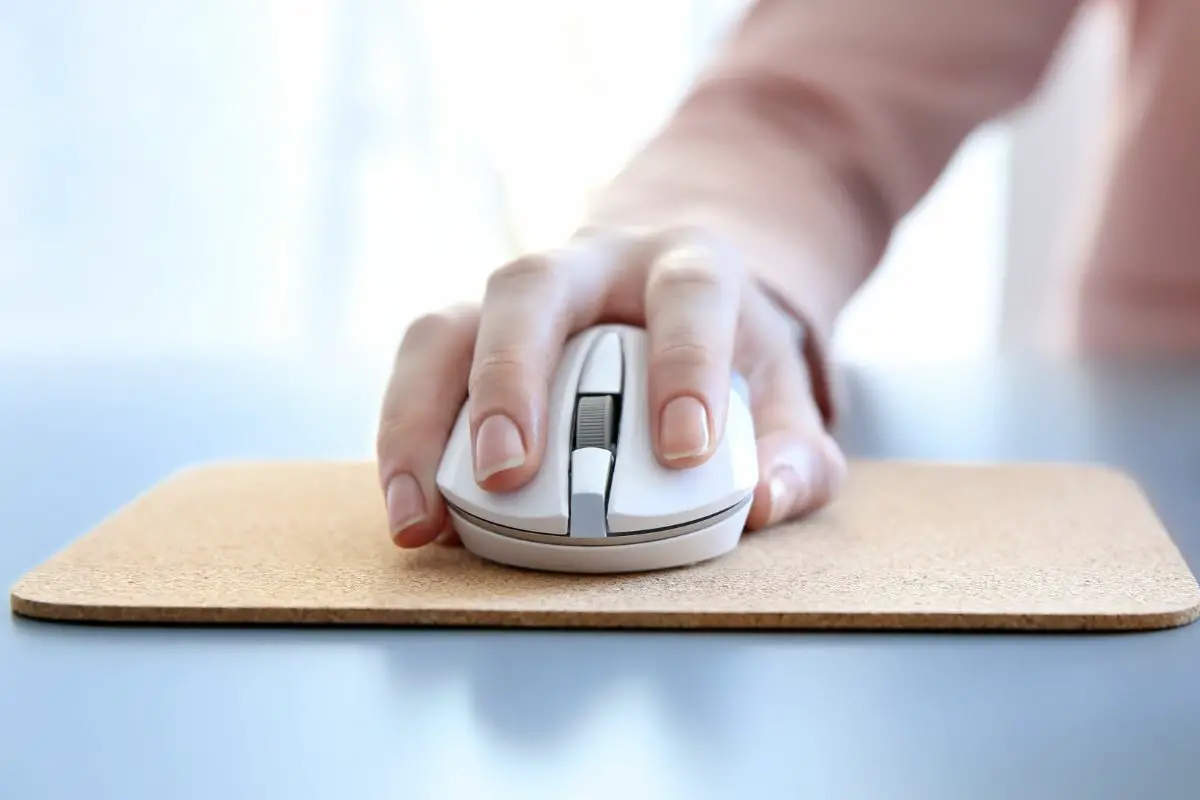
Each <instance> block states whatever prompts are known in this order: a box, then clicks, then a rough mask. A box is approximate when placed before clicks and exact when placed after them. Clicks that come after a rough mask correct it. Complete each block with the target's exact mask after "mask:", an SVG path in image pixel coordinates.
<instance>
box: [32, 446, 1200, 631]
mask: <svg viewBox="0 0 1200 800" xmlns="http://www.w3.org/2000/svg"><path fill="white" fill-rule="evenodd" d="M14 533H16V534H19V532H14ZM12 606H13V610H14V611H15V612H17V613H19V614H22V615H25V616H30V617H37V618H43V619H53V620H81V621H82V620H86V621H104V622H152V623H239V624H245V623H259V624H268V623H269V624H280V623H283V624H291V623H295V624H368V625H398V626H399V625H406V626H411V625H442V626H512V627H558V628H562V627H579V628H585V627H587V628H600V627H603V628H619V627H623V628H675V629H681V628H709V629H713V628H726V629H728V628H789V629H816V628H825V629H828V628H856V629H980V630H982V629H1010V630H1014V629H1015V630H1021V629H1025V630H1039V629H1048V630H1137V629H1153V628H1166V627H1173V626H1179V625H1184V624H1187V623H1189V622H1191V621H1193V620H1194V619H1195V618H1196V617H1197V615H1198V613H1200V588H1198V587H1197V582H1196V579H1195V578H1194V576H1193V574H1192V572H1191V571H1190V570H1189V568H1188V566H1187V564H1186V563H1185V561H1184V560H1183V558H1182V557H1181V555H1180V552H1179V551H1178V549H1177V548H1176V546H1175V544H1174V542H1173V541H1172V539H1171V538H1170V536H1169V535H1168V533H1167V532H1166V531H1165V530H1164V528H1163V526H1162V524H1161V523H1160V522H1159V520H1158V519H1157V517H1156V514H1155V512H1154V511H1153V509H1152V508H1151V506H1150V504H1149V503H1148V501H1147V499H1146V498H1145V496H1144V495H1143V493H1142V492H1141V490H1140V489H1139V487H1138V486H1137V485H1136V484H1135V483H1134V482H1133V481H1132V480H1131V479H1130V478H1128V477H1126V476H1125V475H1123V474H1121V473H1119V472H1115V471H1112V470H1110V469H1107V468H1103V467H1094V466H1084V465H1074V464H997V465H952V464H951V465H947V464H933V463H911V462H889V461H878V462H876V461H855V462H851V465H850V475H849V478H848V479H847V482H846V484H845V486H844V488H843V490H842V492H841V494H840V495H839V497H838V499H837V500H836V501H835V502H834V503H833V504H831V505H830V506H828V507H826V508H825V509H824V510H822V511H820V512H819V513H816V514H814V515H812V516H810V517H809V518H807V519H806V520H803V521H799V522H793V523H789V524H784V525H780V526H778V527H776V528H772V529H768V530H765V531H759V532H756V533H747V534H746V535H745V536H744V537H743V539H742V543H741V545H740V546H739V547H738V549H737V550H735V551H734V552H733V553H731V554H729V555H726V556H724V557H722V558H720V559H717V560H715V561H710V562H707V563H704V564H701V565H698V566H692V567H683V568H678V569H673V570H669V571H662V572H657V573H648V574H640V575H618V576H578V575H554V574H546V573H537V572H530V571H525V570H520V569H516V568H512V567H504V566H499V565H493V564H489V563H485V562H483V561H481V560H480V559H479V558H477V557H476V556H474V555H472V554H471V553H469V552H467V551H466V550H464V549H462V548H461V547H453V546H446V545H434V546H430V547H427V548H423V549H420V550H416V551H402V550H399V549H397V548H396V547H395V546H394V545H393V544H392V543H391V540H390V539H389V537H388V534H387V527H386V522H385V518H384V511H383V501H382V499H381V495H380V492H379V489H378V488H377V486H376V476H375V467H374V465H373V464H372V463H367V462H364V463H265V464H224V465H207V466H202V467H196V468H192V469H189V470H186V471H184V472H181V473H178V474H176V475H174V476H172V477H170V478H169V479H167V480H165V481H164V482H163V483H161V484H159V485H157V486H155V487H153V488H151V489H150V490H149V491H147V492H146V493H144V494H143V495H141V496H140V497H138V498H136V499H134V500H133V501H132V502H131V503H130V504H129V505H128V506H126V507H125V508H123V509H121V510H120V511H118V512H117V513H115V514H114V515H113V516H111V517H110V518H108V519H107V520H105V521H103V522H102V523H101V524H100V525H99V526H98V527H97V528H96V529H95V530H93V531H91V532H90V533H88V534H87V535H85V536H83V537H82V538H80V539H79V540H77V541H75V542H74V543H72V544H71V545H70V546H68V547H67V548H65V549H64V550H63V551H61V552H59V553H58V554H56V555H55V556H53V557H52V558H50V559H49V560H48V561H47V562H46V563H44V564H42V565H41V566H39V567H37V568H36V569H34V570H32V571H31V572H30V573H29V574H27V575H26V576H25V577H24V578H22V579H21V580H20V582H19V583H18V584H17V585H16V586H15V587H14V589H13V591H12Z"/></svg>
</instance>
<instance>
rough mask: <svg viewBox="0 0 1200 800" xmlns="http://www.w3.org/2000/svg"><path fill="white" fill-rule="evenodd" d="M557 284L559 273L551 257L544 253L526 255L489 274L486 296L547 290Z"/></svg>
mask: <svg viewBox="0 0 1200 800" xmlns="http://www.w3.org/2000/svg"><path fill="white" fill-rule="evenodd" d="M557 285H558V273H557V271H556V270H555V268H554V265H553V263H552V262H551V259H549V258H547V257H545V256H542V255H531V256H524V257H522V258H518V259H516V260H515V261H510V262H509V263H507V264H505V265H504V266H503V267H500V268H499V269H497V270H496V271H494V272H493V273H492V274H491V275H489V276H488V279H487V287H486V290H485V296H488V297H494V296H497V295H501V296H504V295H509V294H510V293H522V294H523V293H527V292H534V291H537V292H546V291H550V290H553V289H554V288H555V287H556V286H557Z"/></svg>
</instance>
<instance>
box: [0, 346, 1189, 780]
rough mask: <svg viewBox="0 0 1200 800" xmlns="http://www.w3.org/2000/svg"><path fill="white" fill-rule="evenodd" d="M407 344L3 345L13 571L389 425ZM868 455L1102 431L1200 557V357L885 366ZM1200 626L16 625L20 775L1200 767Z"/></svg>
mask: <svg viewBox="0 0 1200 800" xmlns="http://www.w3.org/2000/svg"><path fill="white" fill-rule="evenodd" d="M380 377H381V376H375V375H371V374H368V373H365V372H360V371H356V370H352V369H349V368H342V369H340V370H336V369H335V370H332V371H325V370H323V369H320V368H317V367H310V368H309V369H308V370H302V369H300V368H299V367H297V366H295V365H288V364H284V363H278V364H259V363H249V362H247V363H240V364H194V363H153V364H149V363H147V364H143V363H125V364H94V363H91V364H89V363H49V364H34V363H25V364H22V363H14V362H11V361H8V362H4V363H3V364H0V453H2V456H0V524H2V525H3V542H4V544H3V547H2V549H0V578H2V579H3V580H4V582H5V584H6V585H9V584H11V582H12V581H13V580H15V579H16V578H17V577H18V575H19V574H20V573H22V572H23V571H24V570H26V569H27V568H29V567H32V566H33V565H34V564H35V563H37V562H38V561H40V560H41V559H43V558H44V557H46V556H48V555H49V554H50V553H51V552H52V551H54V550H55V549H57V548H59V547H60V546H62V545H64V544H65V543H67V542H68V541H69V540H70V539H72V538H73V537H75V536H76V535H78V534H79V533H80V532H81V531H83V530H84V529H86V528H88V527H89V526H91V525H92V524H94V523H95V522H96V521H97V520H99V519H100V518H101V517H102V516H103V515H105V514H107V513H109V512H110V511H112V510H114V509H115V508H117V507H118V506H119V505H121V504H122V503H123V502H125V501H126V500H127V499H128V498H129V497H130V496H131V495H132V494H134V493H135V492H137V491H140V490H141V489H143V488H145V487H147V486H148V485H150V484H151V483H153V482H154V481H156V480H157V479H159V478H160V477H162V476H163V475H164V474H165V473H167V472H168V471H170V470H172V469H174V468H176V467H178V466H180V465H182V464H185V463H190V462H194V461H197V460H201V459H207V458H214V457H224V456H229V455H235V456H267V457H296V456H328V457H342V456H350V457H369V456H370V453H371V441H372V434H373V430H374V421H375V420H374V413H375V408H376V403H377V397H376V394H375V393H376V391H377V388H378V379H379V378H380ZM851 389H852V391H851V401H852V407H851V410H850V413H849V415H848V417H847V419H846V425H845V428H844V430H843V432H842V438H843V440H844V442H845V444H846V447H847V449H848V450H849V452H850V453H851V454H853V455H872V456H900V457H922V458H967V459H1018V458H1059V459H1073V460H1083V459H1088V460H1091V459H1098V460H1104V461H1108V462H1111V463H1116V464H1119V465H1122V466H1124V467H1126V468H1128V469H1130V470H1132V471H1133V472H1134V473H1135V474H1136V475H1137V476H1138V477H1139V478H1140V479H1141V480H1142V481H1143V483H1144V485H1145V486H1146V487H1147V489H1148V491H1149V493H1150V495H1151V499H1152V500H1153V502H1154V503H1155V504H1156V505H1157V506H1158V508H1159V510H1160V512H1161V514H1162V516H1163V518H1164V519H1165V521H1166V522H1167V524H1168V525H1169V526H1170V527H1171V528H1172V529H1173V530H1174V532H1175V534H1176V535H1177V537H1178V538H1179V540H1180V542H1181V545H1182V547H1183V549H1184V551H1185V555H1186V556H1187V557H1188V559H1189V561H1190V562H1191V563H1193V564H1200V492H1198V491H1197V490H1198V489H1200V480H1198V478H1200V366H1198V367H1195V368H1187V369H1182V368H1180V369H1167V368H1162V369H1158V368H1147V369H1141V370H1136V371H1135V370H1121V369H1115V368H1112V369H1107V370H1079V369H1069V368H1062V367H1059V368H1050V367H1040V368H1033V367H1028V368H1016V367H1011V368H989V369H965V368H964V369H961V370H937V371H934V370H931V371H928V372H900V371H897V372H896V373H895V374H859V375H856V376H854V380H853V381H852V386H851ZM1198 665H1200V626H1194V627H1191V628H1185V629H1181V630H1176V631H1170V632H1164V633H1158V634H1151V635H1134V636H1108V637H1089V636H1070V637H1055V638H1051V637H1037V636H964V635H941V636H936V635H929V636H926V635H912V634H909V635H875V634H871V635H850V634H835V635H795V634H782V635H780V634H773V635H734V634H722V635H703V634H684V635H666V634H663V635H659V634H632V633H631V634H616V633H603V634H600V633H575V634H572V633H552V632H503V631H498V632H470V631H434V630H425V631H420V630H417V631H410V630H286V629H284V630H278V629H236V630H228V629H226V630H221V629H204V630H199V629H195V630H189V629H174V630H169V629H113V628H102V627H67V626H56V625H51V624H45V623H36V622H30V621H26V620H21V619H17V618H12V619H10V620H7V621H5V622H4V623H3V624H2V625H0V796H2V797H5V798H9V797H11V798H14V800H32V799H33V798H83V797H88V798H123V799H127V800H136V799H137V798H143V797H144V798H150V797H154V798H159V797H165V798H241V797H255V798H288V800H295V799H296V798H333V797H338V798H356V799H359V798H384V797H389V798H391V797H406V798H409V797H437V798H451V797H460V796H466V797H471V796H479V797H484V796H486V797H501V796H511V797H520V798H531V797H539V796H554V797H572V798H588V797H605V798H609V797H613V796H617V797H621V798H634V797H689V798H692V797H709V796H726V797H732V796H734V793H735V792H737V793H738V796H746V797H767V796H787V797H813V798H834V797H836V798H921V799H922V800H936V799H937V798H956V799H958V798H967V797H970V798H980V799H982V798H1018V797H1019V798H1041V797H1047V798H1048V797H1056V798H1118V797H1119V798H1129V797H1139V798H1141V797H1145V798H1155V799H1156V800H1161V799H1162V798H1193V799H1194V798H1196V797H1198V796H1200V688H1198V686H1200V684H1198V683H1197V678H1196V676H1197V674H1198V672H1197V670H1198V669H1200V667H1198Z"/></svg>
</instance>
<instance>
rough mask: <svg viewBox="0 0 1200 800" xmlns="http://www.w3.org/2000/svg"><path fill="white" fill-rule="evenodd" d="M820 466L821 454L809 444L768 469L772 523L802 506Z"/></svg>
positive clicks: (813, 486) (815, 484) (805, 501)
mask: <svg viewBox="0 0 1200 800" xmlns="http://www.w3.org/2000/svg"><path fill="white" fill-rule="evenodd" d="M820 466H821V459H820V456H818V455H817V453H815V452H813V451H812V450H810V449H808V448H803V449H799V450H795V451H793V452H790V453H788V454H787V456H785V458H784V459H783V460H781V461H779V462H777V463H776V465H775V467H774V468H773V469H772V470H771V472H770V476H771V477H770V481H769V484H768V486H769V487H770V490H771V514H770V522H771V524H774V523H776V522H779V521H781V520H782V519H784V517H786V516H788V515H789V514H790V513H791V512H792V511H794V510H797V509H801V508H803V507H804V504H805V503H807V502H808V501H809V499H810V498H811V497H812V495H813V492H814V491H815V487H816V486H817V481H818V479H819V478H820V477H821V476H820V475H819V474H818V472H817V471H818V470H819V469H820Z"/></svg>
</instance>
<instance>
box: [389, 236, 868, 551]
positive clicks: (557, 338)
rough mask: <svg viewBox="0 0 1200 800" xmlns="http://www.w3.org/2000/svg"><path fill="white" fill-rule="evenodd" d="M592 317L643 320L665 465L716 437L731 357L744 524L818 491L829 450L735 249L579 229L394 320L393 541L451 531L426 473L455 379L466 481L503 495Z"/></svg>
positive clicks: (535, 457)
mask: <svg viewBox="0 0 1200 800" xmlns="http://www.w3.org/2000/svg"><path fill="white" fill-rule="evenodd" d="M601 322H623V323H627V324H633V325H638V326H642V327H644V328H645V329H646V331H647V334H648V338H649V350H650V362H649V378H648V393H649V402H650V405H651V415H650V419H651V420H652V422H651V425H652V432H651V434H652V436H653V437H654V440H655V452H656V454H657V457H658V459H659V461H660V462H661V463H662V464H664V465H666V466H668V467H690V466H694V465H696V464H700V463H702V462H704V461H705V460H706V459H707V458H708V457H709V455H710V454H711V453H712V452H713V449H714V448H715V447H716V445H717V443H718V442H719V441H720V438H721V436H722V433H723V428H724V424H725V414H726V406H727V404H728V398H729V389H730V370H731V368H734V369H736V370H737V371H739V372H740V373H741V374H742V376H743V377H745V379H746V381H747V383H748V386H749V390H750V397H751V411H752V414H753V417H754V423H755V430H756V434H757V437H758V440H757V446H758V459H759V470H760V482H759V485H758V486H757V487H756V489H755V494H754V500H753V503H752V506H751V510H750V514H749V518H748V520H747V528H748V529H751V530H753V529H757V528H761V527H763V526H765V525H769V524H773V523H776V522H778V521H781V520H784V519H788V518H793V517H796V516H799V515H802V514H805V513H807V512H809V511H812V510H814V509H816V508H819V507H820V506H822V505H824V504H825V503H827V502H828V501H829V500H830V499H831V498H832V497H833V495H834V494H835V492H836V490H837V487H838V485H839V484H840V481H841V479H842V477H843V475H844V472H845V469H846V465H845V460H844V459H843V457H842V454H841V452H840V450H839V449H838V447H837V445H836V444H835V443H834V441H833V439H832V438H831V437H830V436H829V435H828V434H827V433H826V431H825V428H824V424H823V421H822V418H821V415H820V413H819V411H818V407H817V404H816V402H815V401H814V398H813V394H812V388H811V383H810V380H809V373H808V369H807V368H806V364H805V360H804V358H803V356H802V354H801V351H800V346H799V342H798V338H797V331H796V323H795V321H794V320H793V319H791V318H790V317H789V316H788V315H786V314H785V313H784V312H783V311H782V310H781V309H780V308H779V307H778V306H776V305H775V304H774V303H773V302H772V300H771V299H770V298H769V297H768V295H767V294H766V293H764V291H763V290H762V289H761V288H759V286H758V284H757V283H756V282H755V281H754V280H753V278H752V277H751V275H750V273H749V272H748V271H746V270H745V269H743V266H742V265H741V264H740V263H739V261H738V258H737V253H736V251H735V250H734V249H733V248H732V247H730V246H728V245H727V244H726V243H724V242H722V241H721V240H720V239H719V238H718V237H717V236H715V235H713V234H711V233H710V232H703V231H699V232H698V231H694V230H687V231H658V232H652V233H647V234H639V235H636V236H632V235H624V234H622V235H616V234H608V233H603V232H601V233H589V234H587V235H581V236H579V237H577V238H576V239H574V240H573V241H571V242H570V243H568V244H567V245H566V246H565V247H563V248H561V249H559V250H556V251H552V252H545V253H539V254H535V255H530V256H525V257H522V258H520V259H518V260H516V261H514V262H512V263H510V264H508V265H506V266H504V267H502V268H501V269H499V270H497V271H496V272H495V273H494V274H492V276H491V277H490V279H489V281H488V285H487V290H486V292H485V296H484V301H483V304H482V307H478V306H463V307H457V308H452V309H449V310H446V311H443V312H441V313H435V314H431V315H429V316H426V317H423V318H421V319H419V320H417V321H416V322H415V323H413V324H412V325H411V326H410V327H409V328H408V331H407V333H406V334H405V336H404V341H403V343H402V344H401V346H400V349H399V352H398V354H397V356H396V360H395V365H394V370H393V373H392V376H391V381H390V383H389V386H388V390H387V393H386V396H385V399H384V404H383V410H382V416H381V420H380V426H379V437H378V462H379V477H380V481H381V484H382V487H383V489H384V493H385V500H386V504H387V511H388V519H389V524H390V525H391V530H392V537H393V539H394V541H395V542H396V544H397V545H399V546H401V547H420V546H422V545H425V544H428V543H429V542H431V541H433V540H434V539H435V538H437V537H438V536H439V534H442V533H444V532H445V533H450V532H451V530H452V529H451V528H450V524H449V519H448V515H447V513H446V508H445V505H444V502H443V500H442V497H441V495H440V493H439V492H438V489H437V486H436V484H435V478H436V474H437V468H438V463H439V461H440V459H441V456H442V451H443V449H444V447H445V445H446V441H447V439H448V437H449V435H450V432H451V430H452V428H453V426H454V423H455V421H456V418H457V415H458V412H459V410H460V408H461V407H462V405H463V403H464V402H465V401H466V399H467V397H468V390H469V397H470V401H469V402H470V420H471V435H472V440H473V443H474V450H473V455H474V463H475V477H476V480H477V481H478V482H479V484H480V485H481V486H483V487H484V488H486V489H489V490H493V491H510V490H512V489H515V488H518V487H520V486H522V485H523V484H525V483H526V482H527V481H528V480H529V479H530V478H531V477H532V476H533V475H534V474H535V473H536V471H537V469H538V466H539V465H540V463H541V459H542V454H543V452H544V449H545V445H546V430H545V421H546V409H547V391H548V385H549V381H550V380H551V378H552V377H553V374H554V370H555V367H556V364H557V362H558V357H559V354H560V352H561V349H562V346H563V344H564V342H565V340H566V339H567V338H568V337H569V336H570V335H571V334H572V333H574V332H576V331H579V330H581V329H583V328H586V327H589V326H591V325H594V324H597V323H601ZM451 535H452V534H451Z"/></svg>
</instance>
